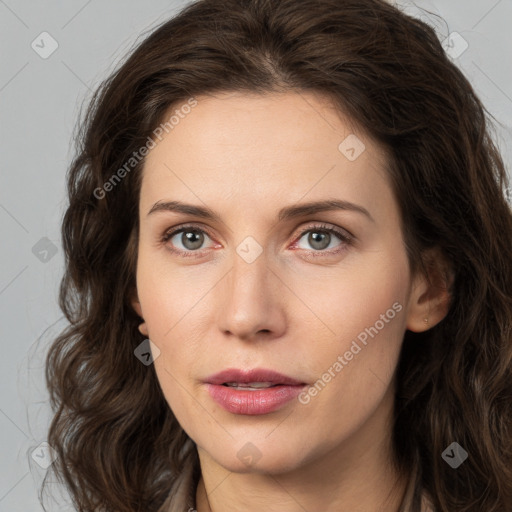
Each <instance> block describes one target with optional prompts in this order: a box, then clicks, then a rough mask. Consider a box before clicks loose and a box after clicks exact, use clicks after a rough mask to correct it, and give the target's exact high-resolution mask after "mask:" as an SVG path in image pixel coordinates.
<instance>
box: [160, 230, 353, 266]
mask: <svg viewBox="0 0 512 512" xmlns="http://www.w3.org/2000/svg"><path fill="white" fill-rule="evenodd" d="M187 231H196V232H199V233H205V234H206V235H208V236H209V237H210V238H212V236H211V235H210V233H209V232H208V231H207V230H205V229H203V228H199V227H197V226H195V225H193V224H192V225H190V224H187V225H182V226H178V227H177V228H176V229H172V230H170V231H166V232H165V233H164V234H163V235H162V237H161V239H160V241H161V242H162V243H164V244H166V243H167V242H168V241H169V240H170V239H171V238H172V237H173V236H175V235H177V234H178V233H182V232H187ZM310 231H317V232H327V233H330V234H333V235H335V236H337V237H338V238H339V239H340V240H341V241H342V242H343V244H345V245H351V244H352V243H353V238H354V237H353V236H352V235H351V234H349V233H348V232H346V231H341V230H340V229H337V228H334V227H330V226H328V225H326V224H315V225H314V226H308V227H307V228H305V229H304V230H303V231H301V232H300V233H299V235H298V238H297V239H296V240H297V241H299V240H300V239H301V238H302V237H303V236H304V235H305V234H306V233H309V232H310ZM294 243H295V242H294ZM343 249H344V247H341V248H338V249H335V250H332V249H331V250H329V251H326V250H317V251H315V250H314V249H312V250H311V257H313V258H316V257H319V256H324V257H325V255H331V256H332V255H334V254H337V253H339V252H341V251H342V250H343ZM169 250H170V251H172V252H174V253H177V254H180V255H181V256H183V257H185V258H199V257H201V256H202V251H201V250H197V251H182V250H181V249H175V248H169Z"/></svg>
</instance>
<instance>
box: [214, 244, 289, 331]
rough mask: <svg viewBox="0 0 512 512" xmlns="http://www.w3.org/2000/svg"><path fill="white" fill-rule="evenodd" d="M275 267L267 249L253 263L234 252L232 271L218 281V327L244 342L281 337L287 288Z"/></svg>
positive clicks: (284, 319) (284, 323) (284, 325)
mask: <svg viewBox="0 0 512 512" xmlns="http://www.w3.org/2000/svg"><path fill="white" fill-rule="evenodd" d="M271 267H272V268H271ZM273 267H274V266H270V265H269V262H268V259H267V257H266V253H265V251H263V253H262V254H260V255H259V256H258V258H256V260H255V261H252V262H251V263H248V262H247V261H245V260H244V259H243V258H242V257H240V256H239V254H237V253H234V256H233V265H232V268H231V271H230V272H228V274H227V275H226V276H225V278H224V279H223V280H222V282H221V283H219V286H218V287H217V290H216V293H217V296H216V297H215V299H216V300H215V304H216V307H217V308H218V312H217V322H218V326H219V329H220V330H221V331H222V333H223V334H224V335H225V336H229V335H230V336H232V337H235V338H238V339H240V340H244V341H254V340H257V339H260V338H261V339H266V340H270V339H274V338H277V337H279V336H282V334H283V332H284V331H285V329H286V308H285V306H286V305H285V301H286V291H285V288H286V287H285V285H284V284H283V280H282V278H281V277H280V276H279V275H278V274H279V272H278V270H277V269H274V268H273ZM288 293H289V292H288Z"/></svg>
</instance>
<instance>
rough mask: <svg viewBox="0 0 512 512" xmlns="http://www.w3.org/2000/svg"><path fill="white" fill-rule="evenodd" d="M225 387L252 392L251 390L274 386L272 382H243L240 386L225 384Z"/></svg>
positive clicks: (230, 383)
mask: <svg viewBox="0 0 512 512" xmlns="http://www.w3.org/2000/svg"><path fill="white" fill-rule="evenodd" d="M225 385H226V386H229V387H230V388H236V389H241V390H253V389H265V388H271V387H273V386H276V385H277V384H274V383H273V382H244V383H243V384H240V383H238V382H226V384H225Z"/></svg>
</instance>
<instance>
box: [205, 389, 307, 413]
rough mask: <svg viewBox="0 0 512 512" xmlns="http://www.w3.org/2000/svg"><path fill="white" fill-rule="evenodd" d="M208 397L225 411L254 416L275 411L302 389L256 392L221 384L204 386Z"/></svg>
mask: <svg viewBox="0 0 512 512" xmlns="http://www.w3.org/2000/svg"><path fill="white" fill-rule="evenodd" d="M206 387H207V390H208V393H210V396H211V397H212V398H213V399H214V400H215V401H216V402H217V403H218V404H219V405H220V406H221V407H223V408H224V409H226V411H228V412H231V413H233V414H245V415H250V416H254V415H257V414H268V413H269V412H273V411H277V410H278V409H280V408H281V407H282V406H283V405H285V404H286V403H288V402H289V401H290V400H293V399H294V398H295V397H296V396H298V395H299V394H300V392H301V391H302V390H303V389H304V385H298V386H285V385H283V386H274V387H271V388H265V389H258V390H257V391H246V390H237V389H236V388H232V387H228V386H223V385H222V384H220V385H219V384H206Z"/></svg>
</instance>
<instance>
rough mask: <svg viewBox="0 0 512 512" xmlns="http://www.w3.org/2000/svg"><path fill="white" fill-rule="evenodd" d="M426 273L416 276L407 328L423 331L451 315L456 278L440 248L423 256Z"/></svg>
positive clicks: (413, 330)
mask: <svg viewBox="0 0 512 512" xmlns="http://www.w3.org/2000/svg"><path fill="white" fill-rule="evenodd" d="M424 258H425V262H426V268H425V272H426V273H424V272H420V271H418V273H417V275H416V276H415V279H414V282H413V286H412V291H411V295H410V298H409V309H408V317H407V325H406V327H407V329H408V330H410V331H412V332H424V331H427V330H429V329H430V328H431V327H434V326H435V325H437V324H438V323H439V322H441V321H442V320H443V319H444V318H445V316H446V315H447V314H448V310H449V308H450V304H451V298H452V292H451V290H452V285H453V281H454V275H453V271H452V269H451V266H450V264H449V263H448V261H447V260H446V258H445V257H444V256H443V255H442V253H441V252H440V251H439V250H438V249H431V250H430V251H429V252H428V253H427V254H425V256H424Z"/></svg>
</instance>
